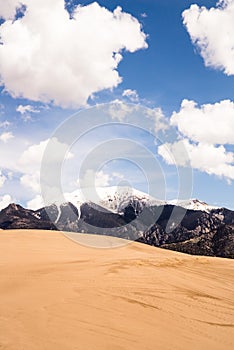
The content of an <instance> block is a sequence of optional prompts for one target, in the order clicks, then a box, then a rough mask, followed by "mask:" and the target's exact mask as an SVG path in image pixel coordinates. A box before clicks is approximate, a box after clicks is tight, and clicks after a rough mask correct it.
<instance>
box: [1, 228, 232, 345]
mask: <svg viewBox="0 0 234 350" xmlns="http://www.w3.org/2000/svg"><path fill="white" fill-rule="evenodd" d="M0 248H1V254H0V349H1V350H2V349H12V350H35V349H36V350H41V349H43V350H44V349H45V350H47V349H51V350H52V349H56V350H60V349H61V350H68V349H69V350H75V349H77V350H99V349H100V350H125V349H126V350H138V349H139V350H155V349H163V350H164V349H168V350H172V349H173V350H174V349H175V350H177V349H178V350H183V349H199V350H205V349H206V350H207V349H212V350H216V349H217V350H220V349H225V350H228V349H233V348H234V342H233V338H234V302H233V296H234V295H233V276H234V274H233V273H234V261H233V260H227V259H218V258H205V257H193V256H188V255H183V254H179V253H176V252H171V251H166V250H160V249H157V248H154V247H150V246H146V245H142V244H137V243H132V244H129V245H127V246H123V247H120V248H115V249H95V248H87V247H84V246H82V245H79V244H76V243H74V242H72V241H71V240H69V239H67V238H66V237H64V236H63V235H62V234H61V233H58V232H51V231H50V232H48V231H27V230H22V231H2V232H1V234H0Z"/></svg>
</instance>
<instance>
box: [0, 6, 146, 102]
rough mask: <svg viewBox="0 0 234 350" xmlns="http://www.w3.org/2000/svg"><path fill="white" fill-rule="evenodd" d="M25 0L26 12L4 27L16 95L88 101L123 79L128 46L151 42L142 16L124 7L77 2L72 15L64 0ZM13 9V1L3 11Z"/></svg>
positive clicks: (4, 71) (8, 83)
mask: <svg viewBox="0 0 234 350" xmlns="http://www.w3.org/2000/svg"><path fill="white" fill-rule="evenodd" d="M4 1H5V0H4ZM22 3H23V4H25V5H26V6H27V10H26V12H25V15H24V16H23V17H22V18H20V19H18V20H16V21H13V22H12V21H6V22H4V23H3V24H2V25H1V27H0V34H1V42H2V45H1V46H0V74H1V82H2V84H4V87H5V90H6V91H8V92H9V93H10V94H11V96H13V97H15V98H16V97H24V98H27V99H29V100H32V101H42V102H44V103H49V102H51V101H53V102H54V104H56V105H60V106H62V107H79V106H81V105H85V104H86V103H87V99H88V98H89V97H90V96H92V94H94V93H96V92H99V91H101V90H103V89H111V88H114V87H116V86H117V85H118V84H119V83H120V82H121V81H122V78H121V77H120V76H119V74H118V71H117V68H118V64H119V62H120V61H121V60H122V52H123V51H124V50H125V51H129V52H132V53H133V52H135V51H136V50H139V49H142V48H146V47H147V44H146V35H145V34H144V33H143V31H142V28H141V24H140V23H139V21H138V20H137V19H136V18H134V17H133V16H131V15H130V14H127V13H124V12H123V11H122V9H121V8H120V7H117V8H116V9H115V10H114V11H113V12H111V11H109V10H107V9H106V8H104V7H101V6H100V5H99V4H98V3H97V2H94V3H92V4H89V5H87V6H78V7H77V8H76V9H75V10H74V12H73V19H70V17H69V14H68V12H67V11H66V10H65V9H64V1H63V0H50V1H48V0H22ZM13 4H14V7H15V6H16V4H17V2H16V1H14V2H13ZM4 6H5V5H4ZM4 8H5V7H4ZM9 13H10V15H11V16H12V13H14V11H13V10H12V5H11V9H9V11H8V12H7V11H6V9H4V11H2V16H3V17H5V18H8V17H9Z"/></svg>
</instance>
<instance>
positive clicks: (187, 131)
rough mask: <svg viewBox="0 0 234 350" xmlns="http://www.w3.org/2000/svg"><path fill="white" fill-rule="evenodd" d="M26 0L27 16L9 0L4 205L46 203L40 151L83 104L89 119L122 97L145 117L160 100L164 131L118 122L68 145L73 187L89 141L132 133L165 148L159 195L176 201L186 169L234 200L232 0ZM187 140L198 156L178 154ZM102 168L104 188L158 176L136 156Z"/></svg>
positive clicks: (4, 53) (1, 31)
mask: <svg viewBox="0 0 234 350" xmlns="http://www.w3.org/2000/svg"><path fill="white" fill-rule="evenodd" d="M21 2H22V3H23V4H24V5H25V8H24V9H22V11H21V12H23V15H22V17H21V18H18V17H17V16H16V17H15V13H16V8H17V7H18V8H19V7H20V6H21V5H20V4H19V2H18V1H17V0H12V1H6V0H0V8H1V10H0V17H2V21H1V23H2V24H1V26H0V35H1V42H2V45H1V47H0V76H1V94H0V106H1V109H0V208H2V207H4V206H5V205H7V204H8V203H9V202H10V201H17V202H19V203H21V204H23V205H25V206H29V207H30V206H31V207H37V206H38V205H39V204H40V203H41V199H40V166H41V159H42V156H43V152H44V151H45V147H46V144H47V142H48V140H49V139H50V138H51V137H53V136H52V135H54V133H55V130H56V129H57V128H58V127H59V125H60V124H61V123H63V122H65V125H66V120H67V119H68V118H69V117H70V116H71V115H74V114H75V113H76V112H77V111H80V114H79V116H78V118H79V121H80V123H83V122H84V120H85V119H86V118H88V117H87V115H88V112H87V108H88V107H89V106H93V107H94V106H95V105H97V104H98V105H99V104H102V103H110V102H113V101H115V103H114V106H115V107H116V108H117V109H121V110H122V109H123V105H125V104H128V103H130V104H132V103H134V104H135V105H139V106H141V107H142V110H141V113H140V112H139V115H138V116H137V118H138V119H139V120H142V125H143V121H144V120H146V119H147V116H146V115H147V113H148V112H147V111H148V109H150V110H151V111H152V115H153V117H152V118H154V119H152V120H151V122H152V123H157V125H160V128H161V129H160V128H159V129H160V130H157V131H156V132H154V136H155V137H151V136H150V135H149V134H147V132H145V131H142V130H141V131H139V130H136V128H134V127H132V128H131V127H126V126H125V127H121V126H118V127H116V126H115V127H114V126H113V125H110V126H109V127H108V128H107V129H106V128H99V130H96V131H95V130H94V131H92V132H91V133H89V134H87V135H86V136H85V137H83V139H81V140H80V141H79V142H80V143H79V142H78V141H77V144H75V145H74V144H73V145H68V146H69V147H70V149H69V150H70V152H71V154H72V156H71V157H70V159H69V157H68V160H67V161H65V163H64V164H67V170H65V171H64V174H65V175H64V179H62V182H63V184H64V186H65V188H64V191H73V190H75V188H76V187H77V186H79V180H78V177H79V169H80V167H81V165H82V162H83V159H85V155H86V153H87V152H88V151H87V150H90V149H94V148H95V147H97V145H99V144H100V143H101V142H105V141H107V140H112V141H113V140H115V139H116V138H120V137H121V138H125V139H127V140H133V141H134V142H138V143H140V144H142V145H143V146H144V147H146V148H147V149H148V150H149V151H150V152H152V153H153V154H154V155H155V159H156V160H157V162H158V166H159V168H160V169H161V170H159V168H158V170H155V174H154V175H155V179H156V180H155V184H156V186H158V188H161V187H162V186H163V187H164V189H163V191H162V193H161V192H160V191H159V192H160V193H159V195H160V196H166V198H167V199H172V198H175V197H176V196H177V195H178V189H179V187H180V186H181V184H180V180H181V179H179V176H178V169H179V172H180V170H181V171H187V170H186V168H189V171H188V173H189V174H190V170H192V172H193V178H192V185H191V186H190V187H191V193H190V196H191V197H196V198H199V199H201V200H204V201H206V202H208V203H210V204H213V205H218V206H226V207H229V208H234V203H233V193H234V191H233V190H234V185H233V180H234V155H233V153H234V146H233V143H234V136H233V135H234V132H233V128H234V96H233V94H234V50H233V47H234V39H233V38H234V26H233V23H234V1H233V0H225V1H222V2H220V3H219V4H218V3H217V1H207V0H206V1H200V0H197V1H190V0H189V1H180V0H170V1H169V0H168V1H166V0H164V1H162V0H151V1H147V0H135V1H130V0H127V1H124V2H121V1H98V2H96V3H93V2H92V1H69V2H67V9H68V10H69V11H70V15H71V18H70V19H69V18H67V17H66V14H67V12H66V11H65V10H64V2H63V1H62V0H50V1H49V0H47V1H46V0H40V1H39V0H34V1H32V0H25V1H21ZM77 6H78V7H77ZM118 6H121V8H122V11H120V10H116V8H118ZM212 8H213V9H212ZM25 9H26V11H25ZM24 11H25V12H24ZM114 11H115V12H114ZM184 11H185V12H184ZM214 14H215V16H214ZM120 55H121V56H120ZM120 77H121V78H120ZM121 79H122V80H121ZM183 101H184V102H183ZM182 102H183V103H182ZM94 110H95V107H94ZM128 113H129V115H130V114H131V113H132V111H130V110H129V109H128V111H127V112H126V113H125V116H124V118H126V120H122V121H123V122H126V121H127V119H128V117H129V116H128ZM91 114H92V113H91ZM109 118H111V115H109ZM145 118H146V119H145ZM138 119H136V121H135V122H134V120H133V124H134V123H136V124H137V125H138ZM131 120H132V119H131ZM152 125H153V124H152ZM165 125H167V126H166V127H165ZM172 135H173V136H172ZM182 143H183V148H186V149H187V151H186V152H187V157H188V159H181V157H180V156H179V154H181V148H179V147H180V146H181V145H182ZM85 151H86V153H85ZM126 152H127V151H126ZM169 153H170V154H169ZM133 154H134V149H133V150H132V155H133ZM170 155H171V156H172V157H174V158H175V160H176V162H174V163H173V161H172V160H171V158H170ZM110 156H111V151H110ZM149 161H150V159H149ZM69 162H70V163H69ZM175 163H176V164H175ZM72 170H73V171H72ZM98 172H99V173H98V180H97V182H98V185H103V186H106V185H114V184H116V183H119V182H121V181H125V182H126V181H127V182H129V183H130V184H131V185H132V186H134V187H137V188H138V189H140V190H144V191H147V186H148V180H149V179H148V180H147V179H146V178H145V177H144V174H143V172H142V171H140V169H139V167H138V166H137V164H135V165H134V164H133V163H132V162H130V161H127V160H117V161H114V160H113V161H111V162H109V163H108V164H106V165H104V166H102V164H100V169H99V170H98ZM181 176H182V175H181ZM189 176H190V175H189ZM150 179H152V178H151V175H150ZM150 181H152V180H150ZM165 181H166V185H165ZM190 181H191V178H189V179H188V182H190ZM163 183H164V184H163ZM162 184H163V185H162ZM185 192H186V194H187V195H188V192H189V191H187V190H186V191H185Z"/></svg>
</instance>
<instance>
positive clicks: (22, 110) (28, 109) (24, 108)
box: [16, 105, 40, 115]
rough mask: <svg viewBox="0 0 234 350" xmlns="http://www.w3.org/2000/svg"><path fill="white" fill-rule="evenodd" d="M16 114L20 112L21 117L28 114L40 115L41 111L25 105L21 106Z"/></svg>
mask: <svg viewBox="0 0 234 350" xmlns="http://www.w3.org/2000/svg"><path fill="white" fill-rule="evenodd" d="M16 112H19V113H20V114H21V115H24V114H28V113H39V112H40V111H39V110H38V109H36V108H34V107H33V106H31V105H25V106H23V105H19V106H18V107H17V108H16Z"/></svg>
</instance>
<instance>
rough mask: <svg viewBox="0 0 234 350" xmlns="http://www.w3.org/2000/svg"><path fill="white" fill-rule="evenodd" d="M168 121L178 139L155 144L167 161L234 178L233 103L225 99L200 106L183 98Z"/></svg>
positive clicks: (229, 178) (228, 178)
mask: <svg viewBox="0 0 234 350" xmlns="http://www.w3.org/2000/svg"><path fill="white" fill-rule="evenodd" d="M170 124H171V126H172V127H176V131H177V132H179V136H178V138H179V140H178V141H176V142H171V143H165V144H163V145H161V146H159V147H158V153H159V155H160V156H162V157H163V159H164V160H165V161H166V162H167V163H168V164H174V165H177V166H182V167H187V166H191V167H192V168H194V169H198V170H200V171H202V172H206V173H207V174H213V175H217V176H219V177H223V178H226V179H227V180H234V154H233V153H232V152H228V151H227V145H233V144H234V134H233V130H234V103H233V102H232V101H229V100H224V101H221V102H218V103H214V104H205V105H202V106H201V107H199V106H198V105H197V104H196V102H194V101H188V100H184V101H183V102H182V104H181V108H180V111H179V112H173V114H172V116H171V119H170Z"/></svg>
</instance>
